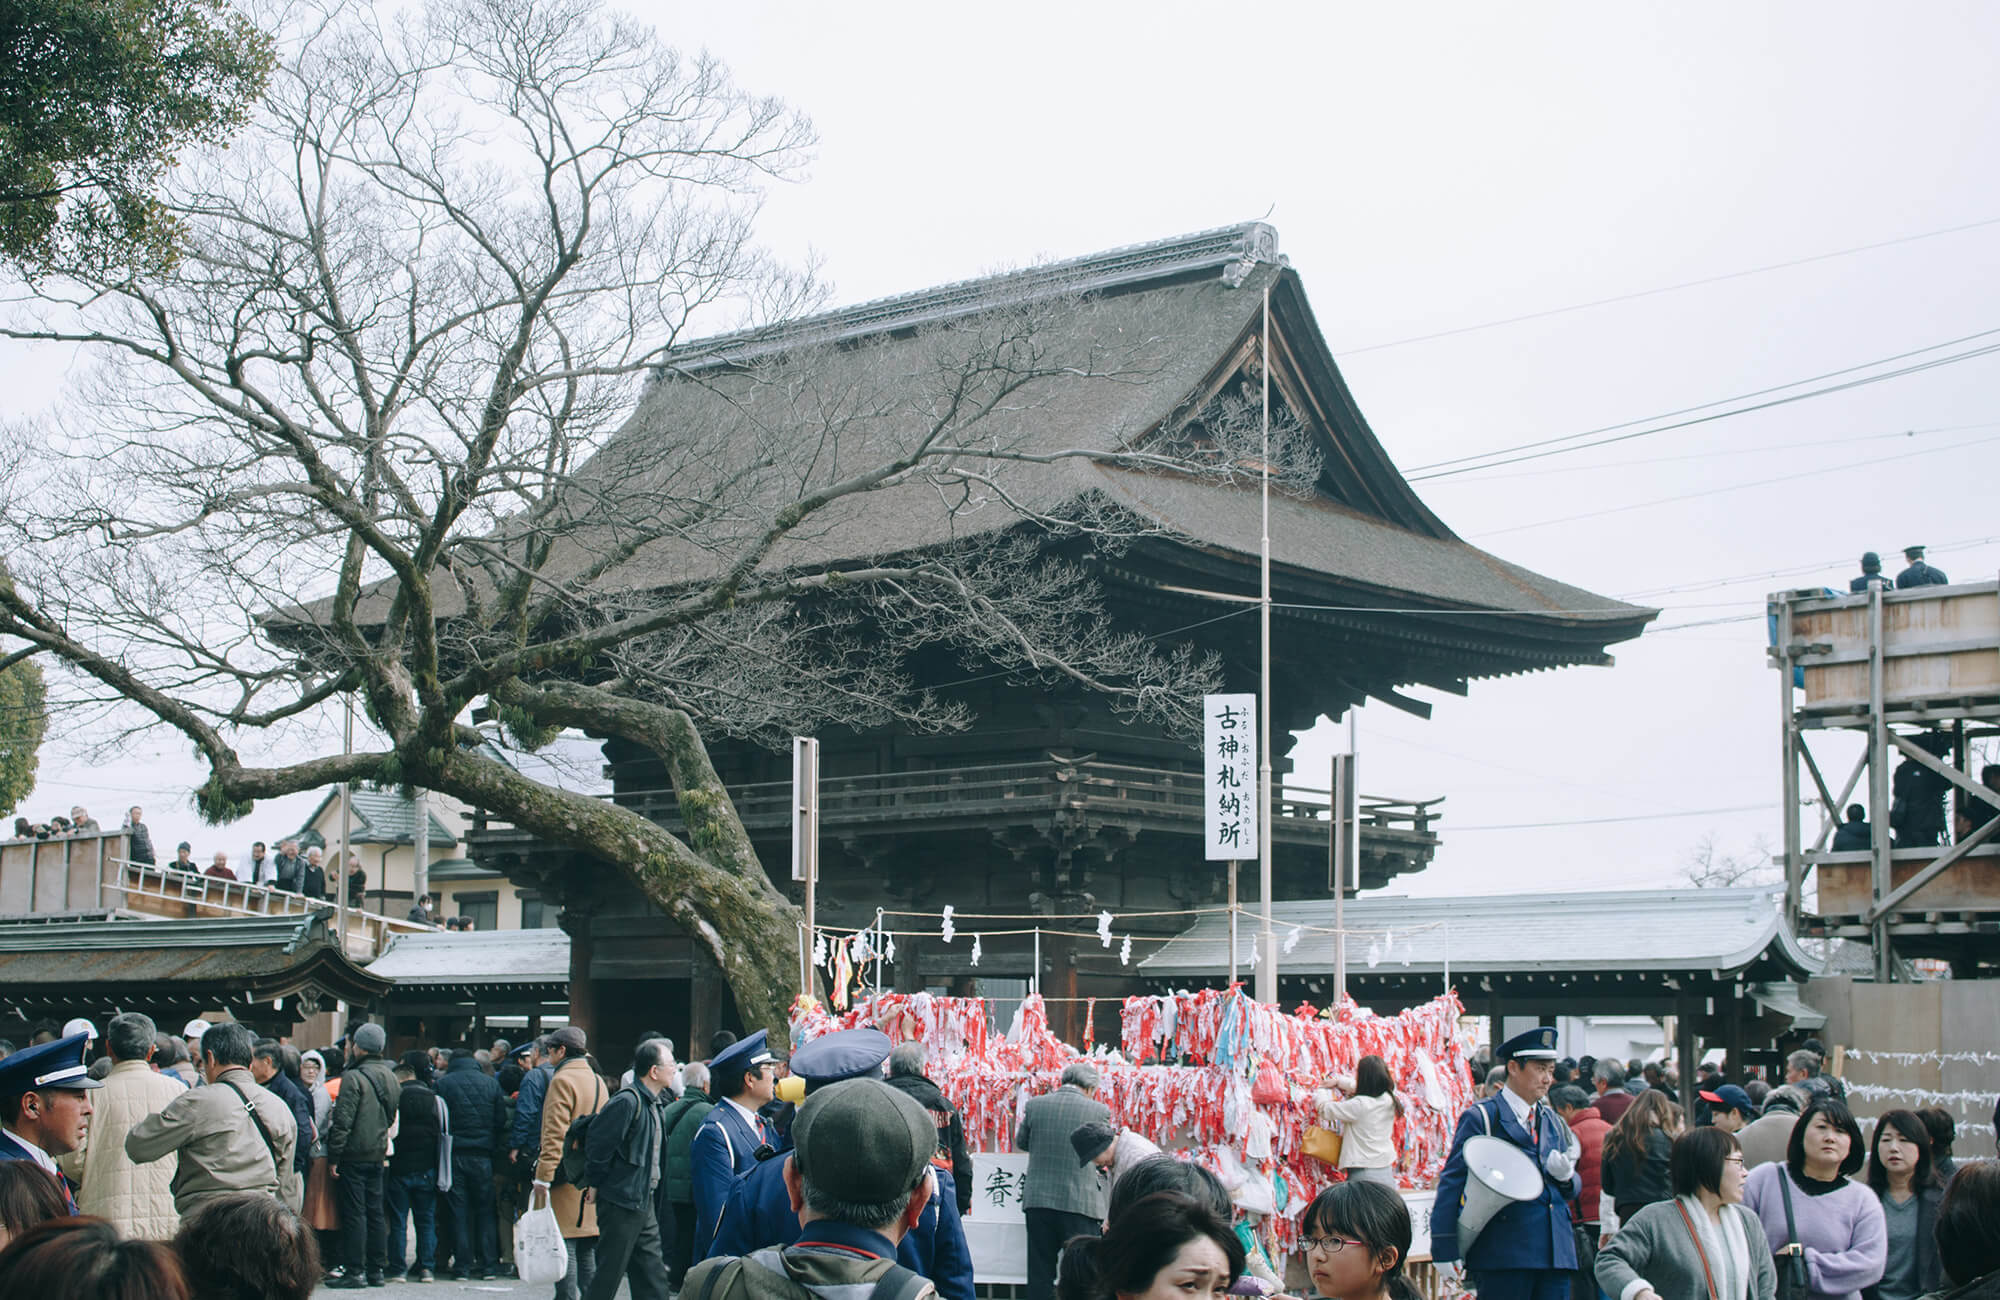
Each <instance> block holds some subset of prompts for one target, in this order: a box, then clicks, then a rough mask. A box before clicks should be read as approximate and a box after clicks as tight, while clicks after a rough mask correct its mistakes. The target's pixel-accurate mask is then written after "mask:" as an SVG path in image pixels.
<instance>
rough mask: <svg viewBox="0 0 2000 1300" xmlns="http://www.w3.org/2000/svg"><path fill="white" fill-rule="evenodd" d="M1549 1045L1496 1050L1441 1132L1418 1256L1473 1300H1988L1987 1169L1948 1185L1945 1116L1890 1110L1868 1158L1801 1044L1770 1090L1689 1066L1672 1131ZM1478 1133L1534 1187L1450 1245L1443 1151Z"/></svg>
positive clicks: (1997, 1225) (1630, 1092)
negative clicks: (1494, 1060)
mask: <svg viewBox="0 0 2000 1300" xmlns="http://www.w3.org/2000/svg"><path fill="white" fill-rule="evenodd" d="M1554 1047H1555V1031H1554V1030H1552V1029H1542V1030H1537V1031H1533V1032H1531V1033H1530V1034H1527V1035H1522V1036H1520V1037H1518V1038H1516V1039H1514V1040H1510V1042H1509V1043H1508V1044H1506V1045H1505V1046H1504V1047H1503V1049H1502V1051H1501V1056H1502V1058H1503V1064H1502V1066H1501V1067H1500V1068H1501V1070H1502V1071H1503V1077H1502V1079H1501V1082H1500V1087H1499V1091H1498V1093H1497V1094H1495V1096H1494V1097H1493V1098H1491V1099H1481V1100H1480V1101H1479V1102H1478V1103H1477V1104H1476V1105H1475V1106H1474V1108H1473V1109H1472V1110H1471V1111H1468V1112H1467V1115H1466V1117H1465V1118H1464V1119H1462V1120H1461V1121H1460V1124H1459V1129H1458V1133H1457V1136H1456V1138H1455V1141H1454V1150H1453V1155H1452V1159H1451V1161H1450V1162H1448V1163H1447V1165H1446V1167H1445V1172H1444V1174H1443V1176H1442V1177H1441V1178H1440V1181H1439V1191H1438V1214H1437V1216H1436V1217H1435V1218H1434V1219H1433V1222H1432V1251H1433V1257H1434V1258H1435V1259H1436V1260H1437V1261H1439V1262H1440V1263H1441V1264H1447V1265H1450V1266H1451V1267H1452V1268H1453V1269H1455V1270H1462V1271H1464V1272H1466V1273H1469V1274H1470V1275H1471V1278H1472V1281H1473V1283H1474V1285H1475V1287H1476V1290H1477V1291H1478V1293H1479V1295H1480V1296H1481V1297H1482V1300H1488V1298H1497V1300H1508V1298H1509V1297H1514V1296H1533V1297H1536V1298H1537V1300H1556V1298H1557V1297H1564V1296H1567V1297H1575V1298H1576V1300H1595V1298H1596V1297H1605V1298H1607V1300H1661V1298H1662V1297H1667V1298H1669V1300H1671V1298H1673V1297H1680V1296H1688V1297H1699V1296H1703V1295H1707V1296H1709V1297H1710V1298H1711V1300H1775V1298H1776V1297H1778V1296H1780V1295H1783V1296H1784V1297H1786V1300H1808V1298H1810V1300H1918V1298H1919V1297H1926V1296H1943V1295H1946V1294H1949V1295H1951V1296H1952V1297H1955V1298H1956V1300H1973V1298H1974V1297H1979V1298H1980V1300H1993V1298H1994V1297H2000V1275H1996V1274H1995V1269H1996V1267H2000V1164H1996V1163H1995V1162H1992V1161H1984V1162H1978V1163H1975V1164H1969V1165H1967V1166H1965V1167H1964V1168H1960V1167H1959V1165H1958V1162H1957V1161H1956V1159H1955V1158H1954V1156H1953V1154H1952V1144H1953V1141H1954V1139H1955V1137H1956V1124H1955V1122H1954V1120H1953V1119H1952V1117H1951V1115H1950V1114H1949V1112H1946V1111H1944V1110H1942V1109H1928V1110H1924V1111H1921V1112H1917V1111H1909V1110H1891V1111H1889V1112H1887V1113H1886V1114H1884V1115H1882V1116H1881V1117H1880V1118H1879V1119H1877V1120H1876V1121H1875V1123H1874V1129H1873V1135H1872V1140H1871V1139H1870V1138H1869V1137H1866V1136H1864V1134H1863V1133H1862V1130H1861V1126H1860V1124H1859V1123H1858V1122H1857V1121H1856V1119H1855V1117H1854V1115H1853V1113H1852V1112H1851V1111H1850V1110H1849V1109H1848V1107H1847V1103H1846V1100H1845V1095H1844V1090H1843V1087H1842V1085H1841V1082H1840V1080H1838V1079H1836V1078H1834V1077H1832V1076H1830V1075H1828V1074H1826V1073H1824V1071H1823V1069H1822V1065H1823V1062H1824V1053H1823V1051H1821V1050H1819V1045H1818V1044H1817V1043H1815V1042H1809V1043H1808V1044H1807V1045H1806V1046H1805V1047H1803V1048H1801V1049H1800V1050H1798V1051H1795V1052H1793V1053H1791V1054H1790V1055H1789V1056H1788V1057H1787V1058H1786V1061H1785V1079H1784V1081H1783V1082H1782V1083H1781V1084H1779V1085H1778V1086H1776V1087H1772V1086H1770V1085H1769V1084H1768V1083H1767V1082H1766V1081H1765V1080H1763V1079H1761V1078H1756V1077H1746V1078H1744V1079H1743V1080H1742V1081H1741V1082H1730V1081H1727V1080H1725V1079H1724V1078H1723V1076H1722V1073H1721V1071H1720V1070H1719V1069H1718V1068H1716V1067H1714V1066H1708V1065H1704V1066H1703V1067H1702V1069H1701V1072H1700V1077H1699V1078H1698V1079H1697V1081H1696V1084H1695V1087H1696V1089H1697V1100H1698V1105H1697V1106H1696V1107H1695V1108H1694V1110H1695V1119H1694V1122H1693V1123H1692V1124H1690V1123H1688V1122H1687V1120H1686V1115H1687V1108H1685V1107H1683V1106H1682V1105H1681V1104H1679V1099H1678V1098H1677V1096H1676V1095H1675V1094H1674V1091H1673V1088H1674V1079H1673V1075H1672V1072H1671V1071H1665V1070H1661V1071H1654V1072H1651V1073H1647V1074H1643V1075H1639V1076H1637V1077H1633V1076H1632V1075H1631V1073H1630V1072H1629V1071H1628V1067H1627V1065H1626V1063H1621V1062H1616V1061H1592V1060H1588V1059H1586V1060H1583V1061H1571V1060H1568V1059H1560V1060H1559V1059H1557V1058H1556V1053H1555V1050H1554ZM1586 1083H1587V1084H1588V1085H1589V1086H1588V1087H1586V1086H1585V1085H1586ZM1551 1121H1553V1122H1551ZM1483 1135H1494V1136H1503V1137H1505V1138H1506V1139H1507V1140H1509V1141H1510V1142H1513V1143H1514V1144H1515V1145H1517V1146H1519V1147H1520V1148H1521V1149H1522V1150H1523V1151H1525V1152H1527V1153H1528V1154H1529V1155H1530V1157H1531V1158H1532V1159H1534V1160H1535V1162H1536V1163H1537V1164H1539V1165H1540V1166H1541V1168H1542V1170H1543V1173H1544V1175H1545V1179H1544V1181H1545V1186H1544V1188H1543V1190H1542V1193H1541V1196H1540V1198H1539V1199H1538V1200H1535V1201H1530V1202H1518V1203H1513V1204H1510V1205H1509V1206H1508V1207H1507V1208H1505V1209H1503V1210H1501V1211H1500V1212H1499V1213H1498V1214H1497V1215H1495V1216H1494V1217H1493V1218H1492V1219H1491V1221H1489V1222H1486V1223H1484V1224H1481V1225H1476V1226H1475V1227H1474V1228H1473V1229H1472V1230H1471V1231H1470V1232H1469V1233H1466V1234H1460V1233H1459V1232H1458V1231H1457V1219H1458V1215H1459V1212H1460V1209H1461V1208H1462V1205H1461V1201H1462V1195H1461V1194H1462V1192H1463V1190H1464V1188H1465V1186H1466V1182H1467V1179H1468V1177H1470V1176H1473V1175H1472V1174H1471V1172H1470V1171H1469V1170H1468V1167H1467V1164H1466V1161H1465V1159H1464V1155H1463V1149H1464V1146H1465V1143H1466V1141H1467V1140H1468V1139H1469V1138H1471V1137H1474V1136H1483ZM1448 1202H1449V1204H1448Z"/></svg>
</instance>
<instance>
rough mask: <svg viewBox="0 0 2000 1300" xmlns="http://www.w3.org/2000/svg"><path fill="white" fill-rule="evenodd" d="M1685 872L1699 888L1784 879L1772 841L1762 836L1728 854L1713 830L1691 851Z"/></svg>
mask: <svg viewBox="0 0 2000 1300" xmlns="http://www.w3.org/2000/svg"><path fill="white" fill-rule="evenodd" d="M1682 873H1683V874H1684V875H1685V876H1686V877H1687V880H1688V883H1689V884H1691V885H1694V886H1695V887H1697V888H1699V889H1727V888H1729V887H1731V886H1735V885H1770V884H1776V883H1777V882H1778V881H1779V880H1780V879H1782V878H1783V875H1784V873H1783V871H1782V870H1781V869H1780V868H1779V866H1778V863H1777V861H1776V860H1775V859H1774V858H1773V857H1772V854H1771V844H1770V841H1769V840H1767V839H1765V838H1764V837H1763V836H1762V835H1758V836H1755V837H1753V838H1752V839H1751V841H1750V843H1749V845H1748V846H1747V847H1746V848H1745V849H1744V851H1743V852H1741V853H1726V852H1724V851H1723V850H1722V848H1721V846H1720V845H1719V844H1718V843H1717V842H1716V838H1715V832H1713V831H1710V832H1708V833H1707V834H1705V835H1703V836H1702V837H1701V838H1700V839H1699V840H1697V841H1695V845H1694V847H1693V848H1691V849H1689V850H1688V853H1687V861H1686V865H1685V866H1683V867H1682Z"/></svg>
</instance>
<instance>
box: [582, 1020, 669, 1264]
mask: <svg viewBox="0 0 2000 1300" xmlns="http://www.w3.org/2000/svg"><path fill="white" fill-rule="evenodd" d="M673 1074H674V1058H673V1054H672V1053H671V1052H669V1051H668V1050H667V1040H666V1039H664V1038H649V1039H647V1040H646V1041H644V1042H642V1043H640V1044H639V1047H638V1050H637V1051H636V1052H634V1053H633V1056H632V1082H631V1083H630V1084H628V1085H626V1086H625V1087H623V1088H620V1089H619V1090H618V1091H617V1092H615V1093H613V1094H612V1096H611V1100H610V1101H608V1102H606V1103H605V1104H604V1109H603V1110H601V1111H599V1112H598V1113H597V1117H596V1118H595V1119H593V1120H591V1121H590V1129H589V1132H588V1135H587V1138H586V1141H585V1144H584V1159H585V1166H584V1167H585V1176H586V1177H587V1178H588V1179H589V1182H590V1185H591V1186H592V1187H593V1188H595V1189H596V1192H597V1229H598V1236H597V1276H596V1277H595V1278H593V1279H592V1281H591V1284H590V1290H589V1291H588V1292H587V1293H586V1295H585V1296H584V1300H612V1297H613V1296H615V1295H616V1294H617V1293H618V1288H619V1286H620V1285H621V1284H623V1283H626V1282H629V1283H630V1284H631V1287H632V1293H631V1294H632V1300H667V1292H668V1285H667V1264H666V1255H665V1248H664V1245H663V1244H662V1240H661V1237H660V1210H659V1203H660V1182H661V1179H662V1172H661V1166H662V1156H661V1151H660V1107H661V1102H662V1101H663V1100H664V1099H667V1098H668V1097H669V1094H668V1092H667V1083H668V1082H669V1081H670V1080H671V1079H672V1078H673Z"/></svg>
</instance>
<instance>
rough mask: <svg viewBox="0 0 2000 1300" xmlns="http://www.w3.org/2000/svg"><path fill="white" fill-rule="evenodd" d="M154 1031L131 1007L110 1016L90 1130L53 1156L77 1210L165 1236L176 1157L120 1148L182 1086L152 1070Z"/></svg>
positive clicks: (145, 1236)
mask: <svg viewBox="0 0 2000 1300" xmlns="http://www.w3.org/2000/svg"><path fill="white" fill-rule="evenodd" d="M157 1033H158V1030H157V1029H155V1028H154V1025H153V1022H152V1020H151V1019H150V1018H149V1017H147V1016H142V1015H139V1014H138V1013H136V1012H129V1011H128V1012H126V1013H125V1014H124V1015H121V1016H113V1017H112V1018H111V1023H110V1024H109V1025H107V1026H106V1027H105V1030H104V1044H105V1047H106V1048H108V1049H109V1051H110V1053H111V1073H110V1074H109V1075H107V1076H105V1080H104V1087H103V1088H102V1089H101V1090H100V1091H99V1092H98V1094H97V1096H96V1097H95V1098H93V1099H92V1100H93V1101H94V1102H95V1104H96V1112H97V1113H96V1114H95V1115H93V1116H92V1117H91V1121H90V1133H89V1135H88V1136H87V1137H86V1138H85V1139H84V1144H83V1145H82V1146H80V1147H78V1148H77V1149H76V1150H75V1151H74V1152H72V1153H70V1154H69V1155H66V1156H64V1157H63V1158H62V1159H61V1160H60V1161H58V1162H57V1163H58V1164H60V1165H61V1166H62V1170H63V1172H64V1173H65V1174H68V1175H69V1176H70V1178H71V1179H72V1180H74V1181H75V1182H76V1184H77V1186H78V1191H77V1194H76V1203H77V1208H78V1210H79V1211H80V1212H81V1213H84V1214H94V1215H96V1216H98V1217H99V1218H102V1219H109V1220H111V1222H113V1223H114V1224H116V1225H118V1231H119V1233H120V1234H121V1235H123V1236H126V1237H131V1238H135V1239H138V1240H145V1241H165V1240H166V1239H167V1238H169V1237H171V1236H173V1235H174V1230H175V1229H176V1228H178V1227H179V1226H180V1215H179V1214H177V1213H175V1212H174V1187H173V1182H174V1173H175V1171H176V1170H177V1169H178V1168H179V1167H180V1161H179V1159H178V1157H173V1156H170V1157H168V1158H167V1159H164V1160H158V1161H155V1162H153V1163H151V1164H144V1165H141V1164H135V1163H134V1162H133V1161H132V1158H131V1157H130V1156H128V1155H126V1154H125V1135H126V1134H127V1133H130V1132H131V1131H132V1129H133V1127H134V1126H135V1125H137V1124H138V1123H139V1121H140V1120H143V1119H145V1118H146V1117H147V1116H148V1115H156V1114H158V1113H159V1112H161V1111H163V1110H165V1109H166V1108H167V1106H168V1105H169V1104H171V1103H172V1102H174V1101H175V1100H177V1099H178V1098H180V1097H182V1096H184V1095H186V1093H187V1089H186V1088H184V1087H182V1086H181V1084H180V1082H179V1081H178V1080H176V1079H173V1078H170V1077H168V1076H166V1075H164V1074H156V1073H154V1072H153V1069H152V1067H151V1066H149V1065H148V1064H147V1061H148V1060H149V1059H150V1058H151V1057H152V1055H153V1046H154V1044H153V1039H154V1038H155V1036H156V1035H157Z"/></svg>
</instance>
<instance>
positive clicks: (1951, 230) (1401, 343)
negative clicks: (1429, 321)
mask: <svg viewBox="0 0 2000 1300" xmlns="http://www.w3.org/2000/svg"><path fill="white" fill-rule="evenodd" d="M1992 225H2000V217H1988V218H1987V219H1986V220H1984V221H1969V222H1967V223H1965V224H1964V225H1962V226H1947V227H1945V228H1944V229H1942V230H1926V231H1923V232H1922V233H1920V234H1915V235H1902V236H1899V237H1897V238H1895V239H1884V240H1879V241H1877V242H1875V243H1873V244H1856V245H1854V246H1853V247H1852V248H1837V249H1834V250H1833V251H1832V252H1830V253H1815V254H1813V255H1812V256H1811V257H1797V258H1793V259H1792V260H1791V261H1789V262H1771V263H1769V264H1767V265H1764V266H1753V267H1749V268H1747V269H1745V270H1741V271H1728V272H1724V273H1723V274H1721V275H1709V276H1703V277H1702V278H1701V279H1699V280H1683V281H1681V282H1680V283H1679V284H1666V285H1661V286H1660V287H1659V288H1657V289H1639V290H1635V291H1634V292H1631V293H1620V294H1613V295H1612V296H1611V297H1609V298H1593V299H1591V300H1590V301H1589V302H1578V303H1571V304H1570V305H1569V306H1567V307H1550V308H1547V309H1546V310H1543V311H1531V312H1523V313H1522V314H1521V315H1519V316H1507V317H1503V318H1502V319H1500V320H1489V321H1482V322H1481V323H1479V324H1477V325H1460V326H1458V327H1456V328H1454V329H1448V330H1437V331H1434V332H1432V333H1430V334H1413V335H1411V336H1410V337H1408V338H1401V339H1390V340H1389V341H1388V342H1386V343H1370V344H1369V345H1368V346H1367V347H1360V348H1344V349H1340V350H1339V355H1341V356H1344V357H1354V356H1360V355H1361V354H1362V353H1364V352H1380V351H1382V350H1384V349H1386V348H1400V347H1405V346H1407V345H1409V344H1411V343H1429V342H1431V341H1432V340H1433V339H1448V338H1455V337H1457V336H1458V335H1460V334H1474V333H1477V332H1478V331H1480V330H1490V329H1498V328H1500V327H1501V326H1502V325H1519V324H1521V323H1522V322H1523V321H1531V320H1546V319H1547V318H1549V317H1551V316H1562V315H1566V314H1567V313H1569V312H1573V311H1589V310H1590V309H1592V308H1594V307H1608V306H1610V305H1611V304H1613V303H1620V302H1632V301H1634V300H1635V299H1639V298H1653V297H1657V296H1659V295H1660V294H1663V293H1679V292H1680V291H1681V290H1683V289H1699V288H1701V287H1702V286H1703V285H1710V284H1721V283H1723V282H1725V281H1728V280H1741V279H1744V278H1746V277H1748V276H1753V275H1765V274H1768V273H1770V272H1772V271H1784V270H1789V269H1791V268H1792V267H1795V266H1810V265H1811V264H1812V263H1814V262H1825V261H1830V260H1832V259H1833V258H1836V257H1850V256H1852V255H1853V254H1855V253H1868V252H1873V251H1874V250H1876V249H1878V248H1893V247H1895V246H1896V245H1898V244H1911V243H1915V242H1917V241H1918V240H1922V239H1936V238H1938V237H1939V236H1940V235H1956V234H1961V233H1963V232H1965V231H1968V230H1979V229H1981V228H1983V227H1986V226H1992Z"/></svg>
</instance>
